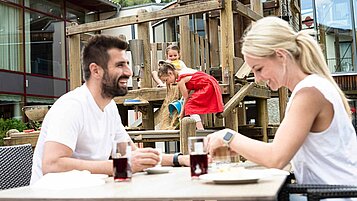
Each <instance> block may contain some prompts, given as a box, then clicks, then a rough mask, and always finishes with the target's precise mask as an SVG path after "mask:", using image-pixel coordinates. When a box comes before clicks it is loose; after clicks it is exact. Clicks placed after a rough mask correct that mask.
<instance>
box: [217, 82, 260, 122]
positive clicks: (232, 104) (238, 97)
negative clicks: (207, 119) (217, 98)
mask: <svg viewBox="0 0 357 201" xmlns="http://www.w3.org/2000/svg"><path fill="white" fill-rule="evenodd" d="M254 85H255V83H254V82H251V83H247V84H246V85H244V86H243V87H242V88H241V89H240V90H239V91H238V92H237V93H236V94H234V96H233V97H232V98H231V99H230V100H229V101H228V102H227V103H226V104H225V105H224V109H223V112H222V113H218V114H217V117H220V118H223V117H226V116H227V115H228V113H230V112H232V110H233V109H234V108H236V107H237V106H238V104H239V102H241V101H242V100H243V98H244V97H245V96H246V95H247V94H248V91H250V90H251V89H252V88H253V87H254Z"/></svg>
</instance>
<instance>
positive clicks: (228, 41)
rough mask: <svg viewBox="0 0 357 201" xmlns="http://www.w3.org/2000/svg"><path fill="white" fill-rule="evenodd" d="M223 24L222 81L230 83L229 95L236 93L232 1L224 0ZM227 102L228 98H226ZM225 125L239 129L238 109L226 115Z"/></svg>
mask: <svg viewBox="0 0 357 201" xmlns="http://www.w3.org/2000/svg"><path fill="white" fill-rule="evenodd" d="M220 25H221V53H222V55H221V62H222V63H221V65H222V81H223V83H224V84H228V85H229V95H230V96H233V94H234V79H233V78H234V77H233V75H234V74H233V71H234V66H233V58H234V44H233V41H234V31H233V26H234V25H233V11H232V1H224V9H222V10H221V15H220ZM224 100H225V103H226V102H228V100H229V99H228V98H224ZM226 117H227V118H225V119H224V120H225V126H226V127H228V128H231V129H232V130H235V131H238V113H237V110H236V109H232V110H230V112H229V114H227V115H226Z"/></svg>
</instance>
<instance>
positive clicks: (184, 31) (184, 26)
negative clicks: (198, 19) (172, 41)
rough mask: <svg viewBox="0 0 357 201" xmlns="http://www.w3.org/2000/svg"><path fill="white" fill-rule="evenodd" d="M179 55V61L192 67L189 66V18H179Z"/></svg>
mask: <svg viewBox="0 0 357 201" xmlns="http://www.w3.org/2000/svg"><path fill="white" fill-rule="evenodd" d="M180 50H181V51H180V55H181V60H182V61H183V62H185V64H186V65H187V66H188V67H192V64H191V56H190V55H191V52H192V51H191V45H190V27H189V16H188V15H186V16H183V17H180Z"/></svg>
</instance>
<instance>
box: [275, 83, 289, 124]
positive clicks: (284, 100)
mask: <svg viewBox="0 0 357 201" xmlns="http://www.w3.org/2000/svg"><path fill="white" fill-rule="evenodd" d="M278 93H279V117H280V122H281V121H283V119H284V116H285V110H286V106H287V104H288V95H289V92H288V88H286V87H281V88H280V89H279V91H278Z"/></svg>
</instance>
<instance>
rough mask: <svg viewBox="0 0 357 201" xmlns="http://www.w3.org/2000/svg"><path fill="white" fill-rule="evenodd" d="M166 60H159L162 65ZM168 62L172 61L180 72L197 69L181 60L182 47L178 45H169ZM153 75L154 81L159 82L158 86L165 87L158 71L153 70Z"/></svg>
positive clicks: (167, 51)
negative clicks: (189, 66)
mask: <svg viewBox="0 0 357 201" xmlns="http://www.w3.org/2000/svg"><path fill="white" fill-rule="evenodd" d="M164 62H165V61H163V60H160V61H159V66H161V65H162V64H163V63H164ZM166 62H168V63H171V64H173V65H174V66H175V68H176V70H177V71H178V72H179V74H181V72H182V73H185V72H193V71H195V70H193V69H191V68H188V67H187V66H186V64H185V63H184V62H183V61H182V60H180V49H179V47H178V46H176V45H169V46H168V47H167V48H166ZM151 74H152V77H153V79H154V81H155V82H156V83H157V86H158V87H164V86H165V84H164V83H163V82H162V81H161V80H160V79H159V76H158V74H157V71H153V72H152V73H151Z"/></svg>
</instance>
